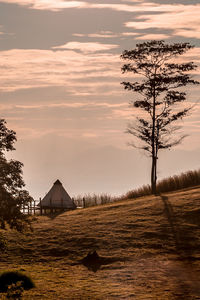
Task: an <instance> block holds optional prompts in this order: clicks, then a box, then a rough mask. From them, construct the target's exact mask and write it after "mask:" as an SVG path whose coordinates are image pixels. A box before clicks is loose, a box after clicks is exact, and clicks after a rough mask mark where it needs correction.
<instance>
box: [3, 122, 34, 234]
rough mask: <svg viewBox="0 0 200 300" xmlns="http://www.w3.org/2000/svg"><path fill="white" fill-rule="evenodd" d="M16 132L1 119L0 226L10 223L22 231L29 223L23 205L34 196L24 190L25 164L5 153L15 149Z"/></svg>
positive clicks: (12, 226)
mask: <svg viewBox="0 0 200 300" xmlns="http://www.w3.org/2000/svg"><path fill="white" fill-rule="evenodd" d="M16 140H17V139H16V133H15V132H14V131H13V130H9V129H8V128H7V127H6V121H5V120H4V119H0V227H1V228H3V229H4V228H5V227H6V224H8V225H9V226H10V227H11V228H15V229H17V230H18V231H22V230H23V229H24V228H25V227H26V225H28V224H29V220H28V217H27V216H25V215H24V214H23V213H22V207H23V205H26V204H28V203H29V202H30V201H31V200H32V198H31V196H30V195H29V193H28V192H27V191H26V190H24V189H23V188H24V186H25V184H24V181H23V178H22V167H23V164H22V163H21V162H19V161H17V160H13V159H11V160H8V159H7V158H6V155H5V153H6V152H7V151H13V150H15V148H14V143H15V142H16Z"/></svg>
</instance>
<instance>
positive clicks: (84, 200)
mask: <svg viewBox="0 0 200 300" xmlns="http://www.w3.org/2000/svg"><path fill="white" fill-rule="evenodd" d="M83 208H85V198H84V197H83Z"/></svg>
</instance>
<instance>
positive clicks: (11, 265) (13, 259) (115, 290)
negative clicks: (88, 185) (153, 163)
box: [0, 187, 200, 300]
mask: <svg viewBox="0 0 200 300" xmlns="http://www.w3.org/2000/svg"><path fill="white" fill-rule="evenodd" d="M33 227H34V231H33V232H32V233H28V234H25V235H23V236H22V235H20V234H18V233H16V232H11V231H10V232H7V233H4V234H6V235H7V239H8V246H9V249H8V251H7V253H5V254H3V255H1V258H0V271H8V270H21V271H24V273H26V274H27V275H30V276H31V277H32V279H33V281H34V282H35V284H36V288H35V289H33V290H30V291H26V292H24V299H69V300H70V299H74V300H75V299H76V300H78V299H91V300H93V299H102V300H104V299H139V300H140V299H142V300H148V299H154V300H156V299H160V300H161V299H162V300H163V299H173V300H174V299H175V300H176V299H177V300H179V299H187V300H189V299H200V287H199V279H200V249H199V245H200V187H198V188H194V189H191V190H184V191H182V192H179V193H175V192H173V193H170V194H164V195H161V196H157V197H155V196H148V197H143V198H139V199H135V200H134V199H133V200H126V201H121V202H116V203H111V204H106V205H102V206H96V207H90V208H86V209H77V210H75V211H71V212H66V213H63V214H61V215H59V216H57V217H55V218H52V219H50V218H48V217H44V216H43V217H38V218H37V219H36V220H35V221H34V224H33ZM95 249H96V250H97V251H98V253H99V254H100V255H102V256H106V257H112V258H114V259H115V262H113V263H111V264H109V265H105V266H102V267H101V269H100V270H99V271H97V272H96V273H94V272H92V271H89V270H88V269H87V268H86V267H84V266H83V265H81V264H77V262H78V261H79V260H80V259H81V258H83V257H84V256H85V255H86V254H87V253H88V251H91V250H95Z"/></svg>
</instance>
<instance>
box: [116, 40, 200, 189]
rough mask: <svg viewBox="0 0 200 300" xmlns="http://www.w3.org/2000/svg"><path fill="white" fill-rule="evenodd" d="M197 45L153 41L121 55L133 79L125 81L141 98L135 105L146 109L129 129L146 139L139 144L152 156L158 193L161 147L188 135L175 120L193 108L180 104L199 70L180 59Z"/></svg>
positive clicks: (152, 180) (191, 63)
mask: <svg viewBox="0 0 200 300" xmlns="http://www.w3.org/2000/svg"><path fill="white" fill-rule="evenodd" d="M191 48H193V46H191V45H190V44H189V43H174V44H166V43H165V42H164V41H149V42H145V43H141V44H137V45H136V48H135V49H133V50H125V51H124V52H123V53H122V55H121V58H122V59H123V60H125V61H127V63H125V64H124V65H123V67H122V73H132V74H134V75H136V76H137V77H136V76H134V77H133V80H134V81H133V82H129V81H126V82H122V84H123V85H124V88H125V89H126V90H129V91H132V92H135V93H138V94H139V95H140V96H141V97H139V98H138V99H136V100H134V101H133V102H132V103H131V104H132V106H133V107H135V108H139V109H141V110H142V114H141V116H140V117H137V121H136V123H135V124H134V123H130V124H129V125H128V128H127V132H128V133H130V134H132V135H133V136H135V137H136V138H138V139H139V140H141V141H142V143H141V144H139V145H138V146H137V145H135V144H132V145H133V146H134V147H137V148H140V149H143V150H145V151H146V152H148V153H149V154H150V156H151V158H152V167H151V190H152V193H153V194H155V193H156V180H157V160H158V152H159V150H161V149H170V148H171V147H173V146H175V145H178V144H179V143H180V142H181V141H182V140H183V139H184V138H185V135H179V136H178V137H177V136H176V133H177V130H179V128H180V127H179V126H175V125H174V123H175V122H176V121H178V120H180V119H182V118H183V117H185V116H187V115H188V113H189V111H190V109H191V107H185V106H184V104H182V105H181V107H180V108H178V105H177V104H180V103H183V102H184V101H185V100H186V92H185V91H184V90H183V87H185V86H187V85H195V84H198V83H199V82H198V81H195V80H193V79H192V78H191V74H190V72H191V71H193V70H195V69H196V67H197V66H196V65H194V63H193V62H186V63H179V62H177V60H176V58H177V57H178V56H181V55H183V54H184V53H185V52H187V51H188V50H189V49H191ZM137 79H138V81H137Z"/></svg>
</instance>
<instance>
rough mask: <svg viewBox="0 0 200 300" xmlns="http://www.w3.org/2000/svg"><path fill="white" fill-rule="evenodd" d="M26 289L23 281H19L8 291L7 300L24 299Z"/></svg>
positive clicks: (9, 287)
mask: <svg viewBox="0 0 200 300" xmlns="http://www.w3.org/2000/svg"><path fill="white" fill-rule="evenodd" d="M23 291H24V288H23V283H22V281H17V282H16V283H12V284H11V285H9V286H8V290H7V295H6V297H7V299H15V300H19V299H22V294H23Z"/></svg>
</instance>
